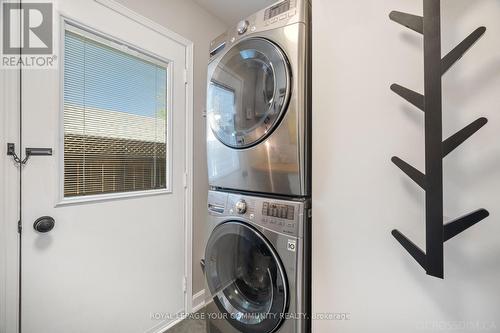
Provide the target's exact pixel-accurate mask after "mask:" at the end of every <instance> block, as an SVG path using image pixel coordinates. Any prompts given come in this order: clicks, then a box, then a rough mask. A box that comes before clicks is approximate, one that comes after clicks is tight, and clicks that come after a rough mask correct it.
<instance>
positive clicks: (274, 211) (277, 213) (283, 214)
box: [262, 202, 295, 220]
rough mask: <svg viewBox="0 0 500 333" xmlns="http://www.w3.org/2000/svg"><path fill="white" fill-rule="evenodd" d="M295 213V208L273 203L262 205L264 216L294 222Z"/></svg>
mask: <svg viewBox="0 0 500 333" xmlns="http://www.w3.org/2000/svg"><path fill="white" fill-rule="evenodd" d="M294 213H295V207H294V206H289V205H279V204H275V203H272V202H264V204H263V205H262V215H264V216H270V217H277V218H280V219H287V220H293V219H294V218H295V215H294Z"/></svg>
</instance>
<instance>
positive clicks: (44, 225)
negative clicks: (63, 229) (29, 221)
mask: <svg viewBox="0 0 500 333" xmlns="http://www.w3.org/2000/svg"><path fill="white" fill-rule="evenodd" d="M55 225H56V221H55V220H54V218H53V217H50V216H42V217H39V218H38V219H36V221H35V223H33V228H34V229H35V230H36V231H38V232H40V233H42V234H44V233H47V232H49V231H51V230H52V229H54V226H55Z"/></svg>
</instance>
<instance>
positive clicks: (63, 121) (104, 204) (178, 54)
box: [21, 0, 187, 333]
mask: <svg viewBox="0 0 500 333" xmlns="http://www.w3.org/2000/svg"><path fill="white" fill-rule="evenodd" d="M54 19H55V20H59V22H58V23H57V24H56V31H55V34H54V36H55V38H58V39H59V45H58V46H57V47H58V49H59V50H60V51H61V52H60V53H59V55H58V57H59V58H58V59H59V66H58V69H57V70H34V69H27V68H25V69H23V71H22V118H23V127H22V137H23V147H22V149H23V151H24V149H25V148H28V147H36V148H53V155H52V156H32V157H31V158H30V159H29V160H28V162H27V163H26V165H25V166H24V168H23V171H22V173H23V184H22V193H23V197H22V221H23V232H22V298H21V299H22V308H21V309H22V310H21V314H22V332H24V333H35V332H36V333H68V332H71V333H76V332H82V333H83V332H85V333H89V332H96V333H97V332H102V333H104V332H106V333H108V332H120V333H124V332H134V333H137V332H154V331H157V330H159V329H160V328H161V327H162V326H164V325H165V324H166V323H167V322H168V321H171V318H170V317H162V318H163V319H161V320H158V316H157V315H155V314H157V313H162V314H163V313H165V314H177V313H179V312H182V311H184V310H185V308H186V304H185V295H184V290H183V289H184V288H183V285H184V283H185V282H183V281H184V276H185V272H186V267H185V249H186V244H185V211H186V209H185V207H186V188H185V185H184V179H185V177H184V175H185V172H186V167H187V165H186V130H185V129H186V114H187V113H186V105H187V104H186V88H185V74H184V73H185V68H186V46H185V45H182V43H179V42H178V41H175V40H173V39H171V38H169V37H167V36H165V35H164V34H161V33H159V32H157V31H155V30H154V29H151V28H149V27H148V26H146V25H144V24H143V23H141V22H138V21H137V20H133V19H131V18H130V17H127V16H126V15H123V13H119V12H117V11H116V10H113V9H111V8H110V7H109V6H104V5H102V4H101V3H99V2H97V1H91V0H85V1H82V0H63V1H59V2H58V3H57V9H56V12H55V16H54ZM67 31H71V32H70V34H74V35H73V39H76V41H74V40H73V41H70V40H69V39H68V38H69V37H68V32H67ZM75 36H76V37H75ZM70 37H71V36H70ZM82 41H83V42H82ZM68 43H73V44H74V45H73V44H71V45H68ZM79 43H80V44H79ZM85 43H88V44H89V46H88V47H82V46H81V45H82V44H85ZM56 45H57V44H56ZM78 47H80V49H78ZM122 51H123V54H121V53H120V52H122ZM99 52H104V53H105V54H107V55H109V53H113V54H119V56H118V58H119V59H118V60H116V59H115V60H113V59H109V58H106V57H107V56H106V55H104V56H103V55H102V54H100V53H99ZM106 52H107V53H106ZM91 53H95V54H94V55H93V56H94V58H93V60H88V59H90V58H89V57H91V56H92V55H89V54H91ZM70 56H71V57H73V58H72V59H71V60H70V59H68V58H69V57H70ZM78 57H80V58H78ZM96 57H97V59H102V63H101V62H100V61H97V62H96ZM75 58H77V59H76V60H75ZM111 58H112V57H111ZM135 58H137V59H142V60H144V64H142V63H140V60H137V59H135ZM92 61H93V62H92ZM134 61H135V62H134ZM137 61H139V63H138V62H137ZM128 62H131V63H135V64H136V65H134V64H132V65H130V64H129V63H128ZM137 64H138V65H137ZM82 65H83V66H86V67H85V68H84V69H82V68H80V67H81V66H82ZM129 65H130V66H132V67H131V68H130V69H127V68H126V67H127V66H129ZM142 65H144V66H146V67H148V66H149V67H148V68H149V69H148V68H146V69H144V68H142V67H141V66H142ZM78 66H80V67H78ZM96 66H98V67H97V69H96ZM99 66H100V67H99ZM114 66H116V67H114ZM134 66H135V67H134ZM69 67H71V68H69ZM73 67H74V68H73ZM151 68H153V69H154V70H156V72H155V73H156V74H155V75H156V76H155V77H156V80H155V81H154V83H155V84H156V85H155V86H154V87H150V86H149V85H148V84H149V83H147V82H146V83H144V84H141V83H140V82H142V81H141V80H143V79H141V77H142V76H144V75H146V76H147V74H144V72H143V71H146V72H147V71H148V70H150V69H151ZM72 71H73V72H72ZM68 73H69V74H68ZM75 73H76V74H75ZM99 75H101V76H102V77H99ZM137 77H139V78H138V79H137ZM158 77H159V79H158ZM162 78H163V79H164V82H161V81H162ZM129 79H130V82H128V81H127V80H129ZM144 80H147V78H146V79H144ZM88 81H92V83H89V82H88ZM161 84H165V88H166V91H165V95H164V96H163V95H162V92H161V91H160V90H161ZM114 85H117V86H118V88H115V87H113V86H114ZM158 85H160V88H158ZM71 89H74V90H78V89H80V90H79V92H75V91H71ZM148 89H149V90H148ZM68 90H69V92H68ZM82 91H83V92H82ZM159 91H160V92H159ZM151 93H153V94H158V96H157V99H158V101H157V103H160V104H161V103H163V104H164V107H165V109H164V110H163V111H164V113H163V114H162V112H161V110H160V111H158V110H156V111H155V110H153V111H152V112H153V115H152V116H151V115H150V111H151V110H149V109H148V110H143V109H142V108H143V107H144V108H147V107H149V106H151V105H153V108H155V107H157V105H158V104H154V103H153V104H151V103H150V102H148V101H147V99H148V98H149V97H150V96H151ZM136 94H137V95H136ZM68 96H69V97H68ZM75 96H76V97H75ZM82 96H83V97H82ZM82 98H83V99H82ZM144 99H145V100H146V101H145V102H144V103H142V102H141V100H144ZM148 103H149V104H148ZM83 112H84V113H85V114H84V115H82V113H83ZM78 117H79V118H78ZM162 117H164V119H165V123H159V122H158V119H162ZM75 119H77V120H75ZM141 126H142V127H141ZM162 126H163V127H162ZM162 132H163V133H162ZM72 135H73V136H76V137H77V138H76V139H75V138H74V137H73V140H71V138H70V139H68V137H71V136H72ZM82 142H83V143H82ZM110 142H111V143H110ZM141 142H142V143H144V142H146V143H147V144H149V146H148V145H147V144H145V143H144V145H143V146H141ZM162 143H165V150H166V152H164V154H165V155H162V154H163V153H161V152H160V148H157V146H161V145H162ZM78 144H80V146H78ZM72 145H73V146H72ZM141 147H142V148H141ZM151 147H154V148H151ZM134 149H136V150H138V151H135V152H134ZM148 149H155V154H158V156H160V155H161V156H165V163H164V165H163V166H162V164H161V163H162V162H158V160H159V159H161V158H160V157H158V158H157V156H156V155H155V157H154V162H151V159H150V158H149V156H150V155H148V154H149V153H148V152H147V151H146V150H148ZM96 150H97V151H98V152H97V153H96V152H95V151H96ZM75 151H76V153H75ZM117 151H118V153H117ZM126 152H128V153H129V155H128V157H123V156H122V155H123V154H125V153H126ZM65 154H66V155H67V156H66V158H65ZM70 154H73V155H75V156H77V157H75V160H76V162H75V160H71V159H70V158H69V157H68V156H69V155H70ZM78 154H80V155H78ZM82 154H83V155H82ZM92 154H94V155H92ZM106 154H108V155H107V156H106ZM117 154H118V155H117ZM120 154H122V155H120ZM134 154H135V155H134ZM143 155H147V156H146V157H144V156H143ZM96 156H97V157H96ZM117 156H118V157H117ZM127 158H128V159H127ZM143 158H145V159H146V162H144V161H142V162H141V159H143ZM99 159H101V160H99ZM99 163H101V164H99ZM123 163H125V164H126V163H128V165H127V166H125V167H124V166H123V165H122V164H123ZM141 163H142V166H141ZM144 163H146V164H145V165H146V166H144ZM148 163H150V164H148ZM69 164H71V167H69V166H68V165H69ZM96 168H101V169H99V170H100V171H96V170H95V169H96ZM113 168H115V169H113ZM116 168H121V169H120V170H121V171H116ZM112 169H113V170H114V171H113V170H112ZM163 172H164V174H163ZM99 173H101V175H100V176H99ZM152 174H154V175H153V176H152ZM141 177H142V178H141ZM82 179H83V180H82ZM153 183H154V184H153ZM75 184H76V185H75ZM152 184H153V185H152ZM120 189H121V190H120ZM43 216H49V217H52V218H53V219H54V220H55V227H54V228H53V230H51V231H50V232H47V233H40V232H37V231H35V229H34V226H33V223H34V221H36V220H37V219H38V218H40V217H43Z"/></svg>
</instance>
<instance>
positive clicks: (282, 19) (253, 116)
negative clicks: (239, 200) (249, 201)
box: [207, 0, 311, 196]
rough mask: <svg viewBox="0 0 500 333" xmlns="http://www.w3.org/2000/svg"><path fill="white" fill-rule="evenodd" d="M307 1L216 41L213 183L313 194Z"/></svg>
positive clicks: (210, 148) (254, 19) (210, 147)
mask: <svg viewBox="0 0 500 333" xmlns="http://www.w3.org/2000/svg"><path fill="white" fill-rule="evenodd" d="M309 15H310V3H309V1H308V0H284V1H280V2H279V3H276V4H275V5H273V6H271V7H269V8H266V9H264V10H262V11H260V12H258V13H256V14H254V15H252V16H250V17H249V18H247V19H246V20H243V21H241V22H240V23H239V24H238V25H237V26H236V27H233V28H232V29H230V30H229V31H228V32H227V33H225V34H223V35H222V36H220V37H219V38H217V39H216V40H214V41H213V42H212V44H211V50H210V55H211V58H210V63H209V68H208V92H207V125H208V126H207V154H208V171H209V184H210V186H211V187H212V188H218V189H232V190H238V191H246V192H256V193H274V194H281V195H287V196H308V195H310V165H309V163H308V161H310V153H311V152H310V126H311V121H310V102H309V101H310V45H309V40H310V36H309V34H310V24H309V23H310V19H309Z"/></svg>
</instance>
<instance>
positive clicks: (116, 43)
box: [55, 16, 174, 207]
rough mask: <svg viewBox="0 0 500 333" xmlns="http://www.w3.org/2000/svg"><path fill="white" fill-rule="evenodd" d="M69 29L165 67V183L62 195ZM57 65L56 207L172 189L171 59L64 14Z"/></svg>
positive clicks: (165, 192) (155, 193) (172, 70)
mask: <svg viewBox="0 0 500 333" xmlns="http://www.w3.org/2000/svg"><path fill="white" fill-rule="evenodd" d="M67 30H69V31H71V32H73V33H77V34H80V35H83V36H84V37H86V38H89V39H92V40H93V41H95V42H97V43H101V44H104V45H107V46H109V47H112V48H114V49H117V50H120V51H122V52H125V53H128V54H130V55H131V56H134V57H138V58H141V59H143V60H147V61H149V62H153V63H155V64H156V65H159V66H161V67H164V68H166V70H167V91H166V99H167V100H166V119H165V120H166V127H165V130H166V131H167V133H166V136H165V138H166V141H167V142H166V166H165V173H166V175H165V180H166V187H165V188H163V189H152V190H142V191H127V192H114V193H103V194H92V195H81V196H72V197H65V196H64V181H65V179H64V178H65V177H64V175H65V174H64V172H65V170H64V136H65V132H64V71H65V61H64V60H65V52H64V50H65V34H66V31H67ZM59 35H60V36H59V38H60V44H59V45H60V46H59V47H60V50H59V51H60V53H59V57H60V68H59V72H60V73H59V83H60V84H59V152H60V154H59V156H60V157H59V159H58V164H59V168H58V173H59V175H58V179H59V186H58V188H59V191H58V192H59V194H58V199H57V203H56V205H55V206H56V207H58V206H64V205H71V204H78V203H89V202H98V201H108V200H119V199H127V198H137V197H148V196H156V195H166V194H172V193H173V186H172V184H173V179H172V174H173V173H172V171H173V158H172V156H173V154H172V149H173V143H172V138H173V136H172V130H173V127H172V120H173V117H172V110H173V101H172V97H173V83H174V81H173V73H174V62H173V61H172V60H170V59H167V58H165V57H161V56H159V55H157V54H155V53H153V52H150V51H147V50H144V49H142V48H140V47H138V46H136V45H133V44H130V43H127V42H125V41H123V40H121V39H119V38H116V37H113V36H110V35H108V34H105V33H102V32H100V31H98V30H96V29H93V28H91V27H89V26H87V25H84V24H82V23H79V22H77V21H75V20H73V19H70V18H68V17H64V16H61V24H60V34H59Z"/></svg>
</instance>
